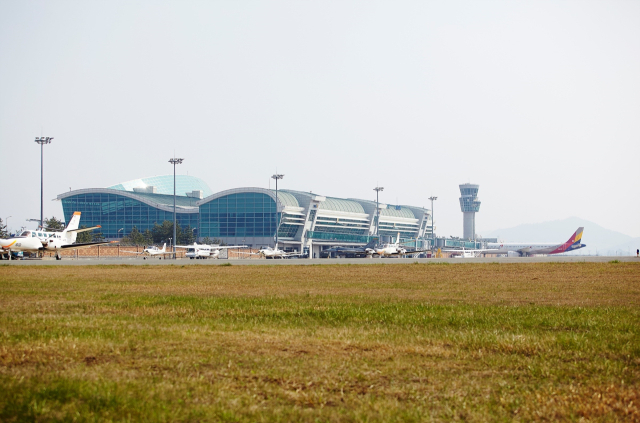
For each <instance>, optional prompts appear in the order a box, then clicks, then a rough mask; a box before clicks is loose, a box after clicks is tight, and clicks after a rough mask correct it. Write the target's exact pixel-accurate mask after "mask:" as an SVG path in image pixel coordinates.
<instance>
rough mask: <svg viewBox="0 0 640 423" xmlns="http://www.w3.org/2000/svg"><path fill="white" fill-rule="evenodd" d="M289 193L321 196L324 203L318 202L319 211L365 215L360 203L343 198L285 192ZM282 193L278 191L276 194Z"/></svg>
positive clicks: (313, 194)
mask: <svg viewBox="0 0 640 423" xmlns="http://www.w3.org/2000/svg"><path fill="white" fill-rule="evenodd" d="M287 191H289V192H294V193H296V194H298V195H304V196H307V197H317V196H322V197H324V198H325V200H324V201H320V205H319V206H318V209H319V210H334V211H340V212H349V213H366V212H365V211H364V208H363V207H362V205H360V203H358V202H356V201H353V200H345V199H344V198H336V197H326V196H324V195H321V194H316V193H312V192H304V191H294V190H291V189H289V190H287ZM280 192H283V191H280V190H278V193H280Z"/></svg>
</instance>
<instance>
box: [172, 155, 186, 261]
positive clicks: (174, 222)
mask: <svg viewBox="0 0 640 423" xmlns="http://www.w3.org/2000/svg"><path fill="white" fill-rule="evenodd" d="M183 160H184V159H176V158H175V157H174V158H172V159H169V163H171V164H172V165H173V240H174V241H175V240H176V165H177V164H182V161H183ZM173 259H174V260H175V259H176V246H175V242H174V243H173Z"/></svg>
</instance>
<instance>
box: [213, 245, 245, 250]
mask: <svg viewBox="0 0 640 423" xmlns="http://www.w3.org/2000/svg"><path fill="white" fill-rule="evenodd" d="M248 247H249V246H248V245H225V246H224V247H216V246H214V245H212V246H211V248H212V249H216V250H226V249H229V248H248Z"/></svg>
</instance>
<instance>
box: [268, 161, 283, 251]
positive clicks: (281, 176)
mask: <svg viewBox="0 0 640 423" xmlns="http://www.w3.org/2000/svg"><path fill="white" fill-rule="evenodd" d="M271 178H272V179H275V180H276V250H277V249H278V230H279V229H280V219H278V179H282V178H284V175H281V174H279V173H276V174H275V175H271Z"/></svg>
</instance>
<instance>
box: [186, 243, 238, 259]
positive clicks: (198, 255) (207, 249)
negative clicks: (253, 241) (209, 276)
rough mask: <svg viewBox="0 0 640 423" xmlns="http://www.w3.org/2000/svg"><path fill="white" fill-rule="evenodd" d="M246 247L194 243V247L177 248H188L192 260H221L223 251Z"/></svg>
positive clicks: (188, 255)
mask: <svg viewBox="0 0 640 423" xmlns="http://www.w3.org/2000/svg"><path fill="white" fill-rule="evenodd" d="M246 247H247V246H246V245H225V246H223V247H221V246H219V245H207V244H198V243H197V242H194V243H193V245H176V248H186V249H187V253H186V254H185V255H186V256H187V257H189V258H190V259H194V258H195V259H206V258H214V259H217V258H220V251H221V250H228V249H230V248H246Z"/></svg>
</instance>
